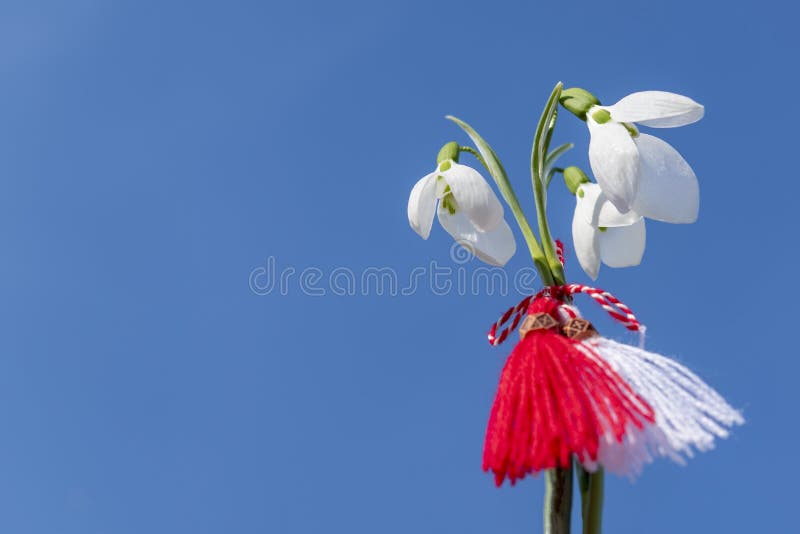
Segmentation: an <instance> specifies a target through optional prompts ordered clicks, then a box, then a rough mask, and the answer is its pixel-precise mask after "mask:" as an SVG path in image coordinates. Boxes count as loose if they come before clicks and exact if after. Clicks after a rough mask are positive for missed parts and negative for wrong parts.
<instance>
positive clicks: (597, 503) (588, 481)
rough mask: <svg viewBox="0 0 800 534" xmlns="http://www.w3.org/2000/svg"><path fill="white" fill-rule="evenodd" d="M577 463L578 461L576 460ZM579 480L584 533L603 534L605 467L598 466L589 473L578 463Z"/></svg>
mask: <svg viewBox="0 0 800 534" xmlns="http://www.w3.org/2000/svg"><path fill="white" fill-rule="evenodd" d="M576 464H577V462H576ZM577 466H578V467H577V469H578V481H579V486H580V490H581V518H582V519H583V534H601V532H602V526H603V481H604V478H605V475H604V473H603V468H602V467H598V468H597V471H595V472H594V473H589V472H588V471H586V470H585V469H584V468H583V467H581V465H580V464H577Z"/></svg>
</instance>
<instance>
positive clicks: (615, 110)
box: [605, 91, 705, 128]
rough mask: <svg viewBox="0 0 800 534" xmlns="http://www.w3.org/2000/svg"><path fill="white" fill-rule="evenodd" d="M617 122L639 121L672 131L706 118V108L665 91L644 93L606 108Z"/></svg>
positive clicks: (684, 97) (630, 96)
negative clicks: (674, 128)
mask: <svg viewBox="0 0 800 534" xmlns="http://www.w3.org/2000/svg"><path fill="white" fill-rule="evenodd" d="M605 109H607V110H608V111H609V112H610V113H611V118H612V119H614V120H615V121H617V122H638V123H639V124H642V125H644V126H650V127H652V128H673V127H675V126H684V125H686V124H691V123H693V122H697V121H699V120H700V119H702V118H703V113H705V109H704V108H703V106H701V105H700V104H698V103H697V102H695V101H694V100H692V99H691V98H689V97H688V96H683V95H678V94H675V93H667V92H665V91H641V92H639V93H633V94H631V95H628V96H626V97H625V98H623V99H622V100H620V101H619V102H617V103H616V104H614V105H613V106H607V107H606V108H605Z"/></svg>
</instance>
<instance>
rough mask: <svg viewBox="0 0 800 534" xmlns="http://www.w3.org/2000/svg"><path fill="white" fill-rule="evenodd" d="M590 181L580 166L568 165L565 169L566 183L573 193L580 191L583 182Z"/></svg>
mask: <svg viewBox="0 0 800 534" xmlns="http://www.w3.org/2000/svg"><path fill="white" fill-rule="evenodd" d="M588 182H589V177H588V176H586V173H585V172H583V171H582V170H581V169H580V168H579V167H567V168H566V169H564V183H565V184H567V189H569V191H570V193H572V194H573V195H574V194H575V193H576V192H577V191H578V188H579V187H580V186H581V184H585V183H588Z"/></svg>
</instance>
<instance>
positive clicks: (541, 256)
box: [446, 115, 560, 286]
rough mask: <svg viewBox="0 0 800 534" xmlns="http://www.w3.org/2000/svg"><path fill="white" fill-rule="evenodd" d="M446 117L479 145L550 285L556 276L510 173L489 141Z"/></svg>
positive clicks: (483, 157) (535, 262) (456, 120)
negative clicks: (521, 202)
mask: <svg viewBox="0 0 800 534" xmlns="http://www.w3.org/2000/svg"><path fill="white" fill-rule="evenodd" d="M446 118H447V119H449V120H451V121H453V122H454V123H456V124H457V125H458V126H460V127H461V129H462V130H464V131H465V132H466V133H467V135H469V137H470V139H472V142H473V143H475V146H476V147H478V152H479V153H480V155H481V158H480V159H479V161H480V162H481V163H482V164H483V165H484V167H486V170H487V171H489V174H490V175H491V176H492V178H493V179H494V181H495V183H496V184H497V187H498V189H500V194H501V195H502V196H503V199H504V200H505V201H506V204H508V207H509V208H511V212H512V213H513V214H514V218H515V219H516V221H517V224H518V225H519V229H520V230H521V231H522V235H523V237H524V238H525V242H526V243H527V244H528V249H529V250H530V253H531V258H532V259H533V264H534V265H535V266H536V269H537V270H538V271H539V276H541V278H542V283H544V284H545V285H548V286H549V285H553V283H554V278H553V274H552V272H551V270H550V267H549V266H548V261H547V257H546V256H545V253H544V251H543V250H542V247H541V246H540V245H539V241H538V240H537V239H536V235H535V234H534V233H533V229H532V228H531V225H530V224H529V223H528V219H527V218H526V217H525V213H524V212H523V211H522V207H521V206H520V204H519V200H518V199H517V195H516V193H514V188H513V187H511V182H509V180H508V175H507V174H506V171H505V169H504V168H503V164H502V163H500V160H499V159H498V157H497V154H495V153H494V150H492V147H491V146H489V143H487V142H486V141H484V140H483V138H482V137H481V136H480V135H479V134H478V132H476V131H475V130H474V129H473V128H472V127H471V126H470V125H469V124H467V123H466V122H464V121H462V120H460V119H457V118H456V117H453V116H452V115H448V116H447V117H446ZM467 151H469V150H467ZM469 152H471V151H469ZM559 265H560V264H559Z"/></svg>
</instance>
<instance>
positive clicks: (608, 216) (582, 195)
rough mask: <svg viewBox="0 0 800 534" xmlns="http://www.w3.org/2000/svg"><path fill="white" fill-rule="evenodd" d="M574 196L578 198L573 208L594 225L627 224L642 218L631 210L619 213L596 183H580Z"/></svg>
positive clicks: (611, 225) (612, 225) (614, 225)
mask: <svg viewBox="0 0 800 534" xmlns="http://www.w3.org/2000/svg"><path fill="white" fill-rule="evenodd" d="M575 198H576V199H577V200H578V205H577V206H575V210H576V211H579V212H580V213H581V216H582V217H583V219H584V220H585V221H586V222H587V223H589V224H591V225H592V226H594V227H598V226H606V227H612V228H613V227H616V226H629V225H631V224H633V223H635V222H636V221H638V220H639V219H641V218H642V216H641V215H640V214H639V213H637V212H635V211H633V210H631V211H629V212H627V213H620V211H619V210H618V209H617V208H616V207H614V204H612V203H611V202H609V200H608V198H607V197H606V195H605V193H603V190H602V189H601V188H600V186H599V185H597V184H581V186H580V187H579V188H578V193H577V194H576V195H575Z"/></svg>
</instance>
